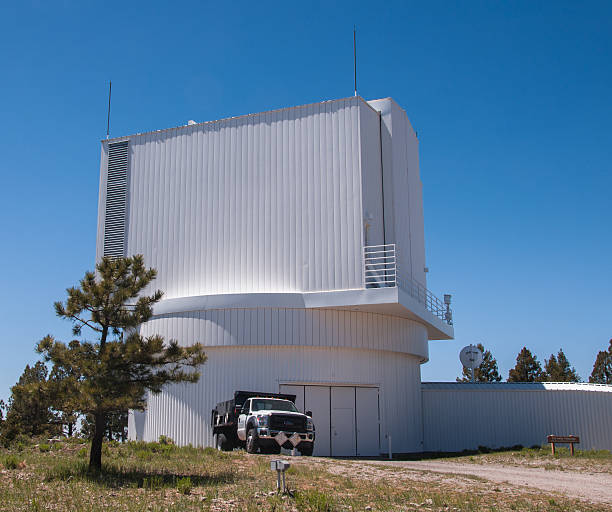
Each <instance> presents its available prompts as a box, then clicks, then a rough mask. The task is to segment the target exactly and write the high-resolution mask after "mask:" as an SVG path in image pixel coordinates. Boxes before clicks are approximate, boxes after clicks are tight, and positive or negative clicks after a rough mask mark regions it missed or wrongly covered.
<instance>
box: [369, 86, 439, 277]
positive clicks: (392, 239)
mask: <svg viewBox="0 0 612 512" xmlns="http://www.w3.org/2000/svg"><path fill="white" fill-rule="evenodd" d="M369 104H370V105H372V107H373V108H374V109H376V110H378V111H380V112H381V115H382V133H381V137H382V141H383V144H382V147H383V153H384V154H383V175H384V210H385V231H386V235H387V236H386V243H395V244H396V251H397V253H396V254H397V266H398V275H399V277H400V278H402V277H403V278H404V279H410V278H413V279H415V280H417V281H418V282H420V283H421V284H423V285H424V286H426V284H427V283H426V276H425V271H424V268H425V238H424V226H423V197H422V183H421V178H420V171H419V144H418V139H417V138H416V134H415V132H414V130H413V129H412V126H411V124H410V121H409V120H408V117H407V116H406V112H404V110H403V109H402V108H400V107H399V105H397V103H395V102H394V101H393V100H392V99H391V98H387V99H382V100H374V101H370V102H369Z"/></svg>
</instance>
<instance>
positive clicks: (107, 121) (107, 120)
mask: <svg viewBox="0 0 612 512" xmlns="http://www.w3.org/2000/svg"><path fill="white" fill-rule="evenodd" d="M112 86H113V82H112V81H110V80H109V82H108V115H107V116H106V138H107V139H108V136H109V134H110V100H111V88H112Z"/></svg>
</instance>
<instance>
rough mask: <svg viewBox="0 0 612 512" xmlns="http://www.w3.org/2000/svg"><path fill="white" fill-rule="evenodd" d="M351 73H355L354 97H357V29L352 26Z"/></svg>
mask: <svg viewBox="0 0 612 512" xmlns="http://www.w3.org/2000/svg"><path fill="white" fill-rule="evenodd" d="M353 71H354V73H355V96H357V27H356V26H355V25H353Z"/></svg>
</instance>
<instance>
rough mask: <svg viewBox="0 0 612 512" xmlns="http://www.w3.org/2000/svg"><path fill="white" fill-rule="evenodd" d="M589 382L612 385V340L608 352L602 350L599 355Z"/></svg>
mask: <svg viewBox="0 0 612 512" xmlns="http://www.w3.org/2000/svg"><path fill="white" fill-rule="evenodd" d="M589 382H593V383H596V384H612V340H610V345H609V347H608V350H606V351H603V350H602V351H600V352H599V353H598V354H597V358H596V359H595V364H593V371H592V372H591V376H590V377H589Z"/></svg>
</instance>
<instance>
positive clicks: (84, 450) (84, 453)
mask: <svg viewBox="0 0 612 512" xmlns="http://www.w3.org/2000/svg"><path fill="white" fill-rule="evenodd" d="M77 455H78V456H79V457H81V458H85V457H87V448H86V447H85V446H83V448H81V449H80V450H79V451H78V452H77Z"/></svg>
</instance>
